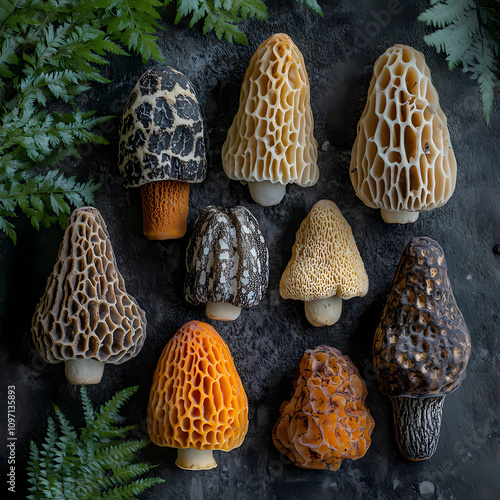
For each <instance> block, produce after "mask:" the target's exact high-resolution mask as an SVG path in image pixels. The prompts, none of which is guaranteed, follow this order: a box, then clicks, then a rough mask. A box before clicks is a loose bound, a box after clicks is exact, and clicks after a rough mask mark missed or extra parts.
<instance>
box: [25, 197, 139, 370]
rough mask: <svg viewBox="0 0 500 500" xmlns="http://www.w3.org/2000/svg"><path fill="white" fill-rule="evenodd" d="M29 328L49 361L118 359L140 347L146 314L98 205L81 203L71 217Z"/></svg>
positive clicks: (115, 361)
mask: <svg viewBox="0 0 500 500" xmlns="http://www.w3.org/2000/svg"><path fill="white" fill-rule="evenodd" d="M31 330H32V335H33V341H34V343H35V347H36V349H37V351H38V352H39V353H40V355H41V356H42V357H43V358H44V359H45V360H46V361H48V362H49V363H59V362H61V361H67V360H71V359H94V360H97V361H104V362H106V363H114V364H118V363H122V362H124V361H127V360H128V359H129V358H132V357H134V356H135V355H137V354H138V353H139V351H140V350H141V348H142V345H143V343H144V339H145V338H146V315H145V314H144V311H143V310H142V309H141V308H140V307H139V306H138V304H137V301H136V300H135V299H134V297H132V296H131V295H129V294H128V293H127V291H126V289H125V282H124V280H123V277H122V275H121V274H120V272H119V271H118V269H117V267H116V261H115V255H114V253H113V249H112V247H111V242H110V239H109V234H108V231H107V229H106V224H105V223H104V220H103V218H102V216H101V214H100V213H99V212H98V211H97V209H95V208H92V207H82V208H77V209H76V210H75V211H74V212H73V213H72V214H71V217H70V218H69V219H68V223H67V226H66V231H65V233H64V238H63V241H62V243H61V246H60V248H59V254H58V256H57V260H56V263H55V265H54V269H53V271H52V273H51V275H50V276H49V278H48V280H47V287H46V289H45V293H44V294H43V296H42V298H41V300H40V302H39V304H38V306H37V308H36V311H35V314H34V316H33V321H32V329H31Z"/></svg>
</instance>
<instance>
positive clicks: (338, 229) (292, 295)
mask: <svg viewBox="0 0 500 500" xmlns="http://www.w3.org/2000/svg"><path fill="white" fill-rule="evenodd" d="M367 292H368V275H367V274H366V271H365V266H364V264H363V261H362V259H361V256H360V254H359V251H358V247H357V246H356V242H355V241H354V236H353V234H352V230H351V227H350V226H349V224H348V223H347V221H346V220H345V219H344V217H343V215H342V214H341V212H340V210H339V208H338V207H337V205H336V204H335V203H334V202H333V201H330V200H320V201H318V202H317V203H316V204H315V205H314V206H313V208H312V209H311V211H310V212H309V214H308V215H307V217H306V218H305V219H304V220H303V221H302V224H301V225H300V228H299V230H298V231H297V235H296V236H295V243H294V245H293V248H292V258H291V259H290V262H288V265H287V266H286V269H285V271H284V272H283V275H282V276H281V280H280V294H281V296H282V297H283V298H284V299H295V300H304V301H309V300H314V299H322V298H326V297H332V296H333V295H338V296H339V297H341V298H342V299H350V298H352V297H357V296H361V297H362V296H364V295H366V293H367Z"/></svg>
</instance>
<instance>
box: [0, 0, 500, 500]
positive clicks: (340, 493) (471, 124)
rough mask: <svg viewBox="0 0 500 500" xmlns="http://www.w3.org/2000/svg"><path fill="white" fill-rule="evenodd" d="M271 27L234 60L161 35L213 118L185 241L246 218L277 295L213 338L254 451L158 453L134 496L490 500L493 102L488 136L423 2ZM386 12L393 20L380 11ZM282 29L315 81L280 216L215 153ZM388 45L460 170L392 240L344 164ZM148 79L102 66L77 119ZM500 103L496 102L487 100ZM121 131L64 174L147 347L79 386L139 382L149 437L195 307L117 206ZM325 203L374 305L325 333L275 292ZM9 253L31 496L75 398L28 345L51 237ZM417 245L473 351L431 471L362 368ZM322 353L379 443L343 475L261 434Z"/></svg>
mask: <svg viewBox="0 0 500 500" xmlns="http://www.w3.org/2000/svg"><path fill="white" fill-rule="evenodd" d="M268 3H269V4H272V6H271V7H270V9H269V10H270V21H269V22H267V23H258V22H249V23H247V25H246V28H247V33H248V34H249V41H250V45H249V46H248V47H243V46H236V45H233V46H230V45H228V44H227V43H225V42H219V41H218V40H217V39H216V38H215V37H214V36H212V35H210V36H206V37H203V36H202V35H201V33H200V30H199V29H195V30H188V29H187V23H186V22H182V23H181V24H180V25H179V26H177V27H174V26H172V25H171V23H170V22H167V23H166V25H167V30H166V31H165V32H162V33H161V34H160V46H161V49H162V52H163V54H164V56H165V59H166V63H167V64H168V65H170V66H172V67H174V68H177V69H179V70H180V71H182V72H183V73H184V74H185V75H186V76H188V78H189V79H190V80H191V81H192V82H193V84H194V85H195V86H196V89H197V92H198V95H199V97H200V102H201V105H202V107H203V110H204V114H205V117H206V130H207V133H208V145H209V148H210V151H209V169H208V175H207V178H206V181H205V182H204V183H202V184H199V185H194V186H192V188H191V198H190V215H189V221H188V225H189V227H188V235H189V231H190V228H191V227H192V225H193V223H194V220H195V218H196V215H197V214H198V212H199V211H200V210H201V208H203V207H204V206H206V205H209V204H220V205H222V206H231V205H235V204H241V205H243V206H245V207H247V208H249V209H250V210H251V211H252V213H253V214H254V215H255V216H256V217H257V219H258V220H259V222H260V226H261V230H262V231H263V233H264V235H265V237H266V238H267V241H268V243H269V247H270V262H271V273H270V284H269V289H268V292H267V295H266V297H265V299H264V301H263V302H262V303H261V305H260V306H259V307H258V308H257V309H255V310H251V311H244V312H243V313H242V315H241V316H240V318H239V319H238V320H237V321H236V322H234V323H221V322H213V324H214V326H215V328H216V329H217V331H218V332H219V333H220V334H221V335H222V337H223V338H224V339H225V340H226V342H227V343H228V345H229V347H230V349H231V351H232V354H233V357H234V360H235V364H236V366H237V368H238V370H239V373H240V376H241V378H242V381H243V384H244V386H245V388H246V391H247V394H248V398H249V403H250V411H249V415H250V425H249V431H248V434H247V437H246V439H245V441H244V443H243V445H242V446H241V448H239V449H237V450H233V451H232V452H230V453H223V452H217V453H216V460H217V461H218V464H219V466H218V467H217V468H216V469H214V470H211V471H205V472H186V471H182V470H180V469H178V468H177V467H176V466H175V465H174V460H175V451H174V450H171V449H162V448H157V447H155V446H153V445H152V446H151V447H149V449H148V450H147V452H146V453H145V454H146V456H147V458H148V459H149V460H151V461H152V462H154V463H156V464H158V467H157V468H156V469H155V471H154V474H156V475H158V476H160V477H162V478H164V479H165V480H166V482H165V483H164V484H163V485H161V486H158V487H156V488H154V489H152V490H150V491H149V492H148V493H147V494H145V495H144V498H148V499H188V498H192V499H197V500H201V499H204V500H211V499H232V498H237V499H273V498H279V499H287V500H288V499H290V500H291V499H314V500H320V499H327V498H334V497H339V498H345V499H351V498H377V499H391V498H394V499H410V498H411V499H413V498H425V499H427V498H436V499H451V498H453V499H469V498H473V497H474V498H485V499H490V498H491V499H493V498H499V497H500V478H499V475H498V470H499V465H500V464H499V458H500V457H499V455H500V454H499V449H500V448H499V444H500V436H499V396H500V390H499V383H498V364H499V363H500V355H499V354H498V352H499V351H498V335H497V323H498V319H499V310H500V257H499V256H496V255H495V254H494V253H493V251H492V248H493V246H494V245H495V244H496V243H500V225H499V223H498V219H499V216H500V210H499V206H500V198H499V195H500V187H499V180H500V179H499V173H498V172H499V170H498V168H499V167H498V155H499V139H500V109H499V107H498V99H497V103H496V108H495V109H494V114H493V117H492V121H491V124H490V126H489V127H487V126H486V125H485V123H484V121H483V119H482V113H481V102H480V97H479V91H478V87H477V85H476V84H475V83H474V82H473V81H471V80H470V79H469V78H468V76H467V75H466V74H464V73H462V72H461V71H460V70H456V71H455V72H450V71H449V70H448V68H447V63H446V61H445V59H444V57H443V56H442V54H436V52H435V51H434V50H433V49H430V48H428V47H427V46H426V45H425V43H424V42H423V35H424V34H425V33H427V32H428V31H429V30H428V28H427V27H426V26H425V25H423V24H422V23H420V22H418V21H417V20H416V17H417V15H418V13H419V12H420V11H422V10H423V9H424V8H425V7H426V6H427V5H428V2H427V1H423V0H422V1H412V2H403V1H398V0H382V1H375V0H372V1H370V0H355V1H352V2H345V1H342V2H339V1H336V2H330V1H326V0H324V1H321V2H320V3H321V4H322V5H323V9H324V12H325V16H324V18H320V17H319V16H317V15H315V14H314V13H313V12H312V11H310V10H309V9H306V8H305V7H302V6H301V5H300V4H298V3H297V2H295V1H292V0H287V1H286V0H278V1H275V2H271V1H268ZM389 9H390V10H392V12H393V13H392V14H391V13H390V12H389ZM280 31H285V32H287V33H288V34H289V35H290V36H291V37H292V39H293V40H294V41H295V42H296V44H297V45H298V47H299V48H300V50H301V51H302V53H303V55H304V59H305V62H306V66H307V70H308V73H309V78H310V82H311V96H312V107H313V113H314V116H315V136H316V138H317V140H318V143H319V147H320V152H319V165H320V181H319V183H318V184H317V185H316V186H315V187H312V188H306V189H303V188H300V187H297V186H289V187H288V189H287V195H286V197H285V199H284V201H283V202H282V203H281V204H280V205H279V206H277V207H273V208H263V207H260V206H258V205H256V204H254V203H253V202H252V201H251V198H250V196H249V194H248V189H247V188H246V187H244V186H241V185H239V184H238V183H236V182H234V181H230V180H229V179H228V178H227V177H226V176H225V174H224V173H223V171H222V167H221V161H220V149H221V146H222V142H223V140H224V138H225V134H226V132H227V129H228V127H229V125H230V123H231V120H232V118H233V116H234V114H235V112H236V110H237V107H238V97H239V88H240V85H241V81H242V78H243V75H244V72H245V69H246V66H247V64H248V62H249V60H250V58H251V56H252V54H253V53H254V51H255V49H256V48H257V46H258V45H259V43H261V42H262V41H263V40H264V39H266V38H267V37H269V36H270V35H271V34H273V33H276V32H280ZM394 43H406V44H409V45H412V46H414V47H415V48H417V49H418V50H421V51H423V52H424V54H425V55H426V58H427V62H428V64H429V66H430V69H431V72H432V75H433V79H434V83H435V85H436V87H437V89H438V91H439V93H440V97H441V104H442V107H443V110H444V112H445V113H446V115H447V116H448V120H449V127H450V132H451V137H452V141H453V145H454V149H455V153H456V156H457V159H458V164H459V171H458V180H457V188H456V191H455V194H454V196H453V197H452V198H451V200H450V201H449V202H448V204H447V205H446V206H444V207H443V208H440V209H438V210H435V211H434V212H431V213H426V214H423V215H422V216H421V217H420V218H419V219H418V221H417V222H416V223H415V224H413V225H407V226H389V225H386V224H384V223H383V222H382V220H381V218H380V215H379V213H378V212H377V211H375V210H372V209H370V208H367V207H366V206H365V205H363V203H362V202H361V201H359V200H358V199H357V198H356V196H355V194H354V191H353V189H352V186H351V184H350V180H349V174H348V168H349V160H350V150H351V147H352V144H353V142H354V138H355V133H356V124H357V121H358V119H359V117H360V115H361V112H362V110H363V107H364V103H365V99H366V92H367V89H368V84H369V81H370V78H371V71H372V66H373V63H374V61H375V59H376V58H377V57H378V56H379V55H380V54H381V53H382V52H384V51H385V49H386V48H387V47H389V46H390V45H393V44H394ZM144 70H145V68H144V66H143V65H142V64H141V62H140V60H139V59H137V58H134V57H131V58H117V59H116V60H113V64H112V65H110V66H109V68H105V71H106V73H107V76H108V77H109V78H110V79H112V82H113V83H112V84H110V85H107V86H101V87H95V88H94V90H93V91H92V92H90V93H89V94H88V95H87V96H85V99H83V100H82V102H81V103H80V105H81V107H82V108H83V109H98V110H99V112H100V113H102V114H117V115H119V114H121V111H122V109H123V107H124V106H125V103H126V102H127V99H128V96H129V93H130V91H131V90H132V88H133V86H134V85H135V83H136V81H137V79H138V78H139V77H140V75H141V74H142V73H143V72H144ZM497 88H498V87H497ZM118 127H119V119H118V118H116V119H114V120H112V121H111V122H110V123H107V124H105V125H103V126H102V132H103V134H104V135H105V136H106V138H107V139H108V140H109V141H110V145H109V146H106V147H90V146H88V147H85V148H82V154H83V156H84V158H83V160H82V161H74V162H72V163H69V164H68V166H67V167H68V169H69V170H70V171H71V173H78V174H79V175H80V176H81V177H82V178H89V177H95V178H97V179H98V180H99V181H100V182H102V183H103V187H102V188H101V190H100V191H99V193H98V194H97V198H96V206H97V208H98V209H99V210H100V211H101V213H102V215H103V217H104V219H105V220H106V221H107V224H108V229H109V232H110V235H111V239H112V243H113V246H114V250H115V253H116V257H117V261H118V266H119V269H120V271H121V272H122V274H123V276H124V278H125V281H126V284H127V289H128V291H129V292H130V293H131V294H132V295H134V296H135V297H136V298H137V300H138V301H139V303H140V304H141V306H142V307H143V308H144V309H145V311H146V314H147V318H148V338H147V339H146V343H145V346H144V348H143V350H142V352H141V353H140V354H139V355H138V356H137V357H136V358H135V359H133V360H131V361H129V362H127V363H126V364H124V365H121V366H108V367H106V369H105V373H104V378H103V381H102V382H101V384H100V385H98V386H93V387H90V388H89V392H90V395H91V397H92V398H93V400H94V401H95V402H97V403H100V402H102V401H104V400H107V399H108V398H109V397H110V396H111V395H112V394H114V393H115V392H116V391H117V390H118V389H121V388H124V387H127V386H130V385H132V384H139V386H140V392H139V393H138V395H137V396H136V397H135V398H134V401H133V403H132V404H131V405H129V406H128V407H127V408H126V411H125V412H124V414H125V415H126V416H127V420H128V421H129V422H136V423H138V424H139V431H138V432H137V436H145V435H146V418H145V415H146V404H147V399H148V393H149V387H150V384H151V381H152V374H153V371H154V368H155V365H156V361H157V359H158V358H159V356H160V353H161V350H162V349H163V347H164V345H165V344H166V342H167V341H168V340H169V338H170V337H171V336H172V335H173V334H174V333H175V332H176V331H177V329H178V328H179V327H180V326H182V325H183V324H184V323H185V322H187V321H188V320H192V319H198V320H206V319H207V318H206V317H205V315H204V310H203V308H201V309H199V308H195V307H192V306H189V305H188V304H187V303H186V302H185V301H184V299H183V294H182V282H183V279H184V252H185V249H186V245H187V236H186V237H185V238H183V239H181V240H178V241H169V242H152V241H148V240H146V238H145V237H143V235H142V233H141V207H140V198H139V193H138V190H125V189H124V188H123V187H122V183H121V178H120V175H119V172H118V166H117V149H118ZM322 198H329V199H331V200H333V201H335V202H336V203H337V204H338V205H339V207H340V209H341V210H342V213H343V214H344V216H345V217H346V219H347V220H348V222H349V223H350V224H351V226H352V229H353V232H354V235H355V237H356V239H357V243H358V247H359V250H360V252H361V255H362V257H363V259H364V262H365V266H366V269H367V271H368V274H369V277H370V291H369V293H368V295H367V296H366V297H364V298H362V299H353V300H351V301H350V302H348V303H347V304H345V307H344V312H343V314H342V317H341V319H340V321H339V322H338V323H337V324H336V325H334V326H333V327H325V328H314V327H312V326H310V325H309V324H308V323H307V321H306V319H305V317H304V313H303V305H302V304H301V303H298V302H294V301H284V300H282V299H281V298H280V296H279V292H278V284H279V279H280V276H281V273H282V271H283V270H284V268H285V266H286V263H287V261H288V259H289V257H290V255H291V247H292V244H293V241H294V237H295V232H296V231H297V229H298V227H299V225H300V222H301V221H302V219H303V218H304V217H305V216H306V214H307V212H308V211H309V210H310V208H311V207H312V206H313V204H314V203H315V202H316V201H317V200H319V199H322ZM19 228H20V229H19V241H18V244H17V246H16V247H13V246H12V245H11V244H10V242H9V241H8V240H7V239H6V238H5V237H3V236H2V237H1V238H0V254H1V259H0V276H1V279H0V320H1V333H2V341H1V346H0V360H1V369H0V370H1V379H2V383H1V385H0V396H1V397H0V400H1V405H0V426H1V428H0V431H1V435H2V436H5V430H6V414H7V409H6V400H7V396H6V388H7V386H8V385H11V384H14V385H15V386H16V403H17V407H16V408H17V412H16V419H17V420H16V423H17V431H16V432H17V438H18V440H17V446H16V467H17V469H16V471H17V490H18V492H19V493H20V495H19V496H23V495H24V493H25V491H26V490H25V488H26V483H25V471H24V469H25V465H26V462H27V452H28V443H29V439H36V440H38V441H39V440H41V438H42V436H43V435H44V433H45V431H46V421H47V416H48V415H49V412H50V409H51V405H50V402H51V401H54V402H56V403H57V404H59V405H60V407H61V408H62V409H63V410H64V411H66V412H67V413H68V414H70V415H72V416H74V417H75V418H77V416H78V412H77V409H78V406H79V403H78V390H77V389H76V388H75V387H71V386H69V385H67V384H66V382H65V379H64V373H63V372H64V368H63V366H62V365H47V364H45V363H44V362H43V361H42V360H41V359H40V358H39V357H38V355H37V354H36V352H35V350H34V347H33V344H32V342H31V335H30V323H31V317H32V315H33V312H34V309H35V306H36V304H37V302H38V300H39V298H40V296H41V295H42V293H43V291H44V288H45V283H46V279H47V277H48V275H49V273H50V271H51V269H52V266H53V264H54V261H55V257H56V254H57V250H58V246H59V243H60V241H61V239H62V231H60V230H58V229H53V230H49V231H43V232H41V233H37V232H36V231H34V230H33V229H32V228H31V227H29V225H28V224H27V223H23V222H21V223H20V226H19ZM417 235H425V236H430V237H431V238H433V239H435V240H437V241H438V242H439V243H440V244H441V246H442V247H443V249H444V252H445V255H446V259H447V262H448V266H449V274H450V279H451V282H452V285H453V290H454V293H455V296H456V299H457V302H458V304H459V306H460V308H461V310H462V312H463V315H464V317H465V320H466V322H467V324H468V327H469V329H470V332H471V338H472V346H473V353H472V357H471V361H470V364H469V369H468V377H467V378H466V380H465V381H464V383H463V384H462V386H461V387H460V388H459V389H458V390H457V391H456V392H454V393H453V394H451V395H449V396H447V399H446V401H445V405H444V416H443V426H442V430H441V440H440V443H439V446H438V449H437V451H436V453H435V455H434V456H433V457H432V458H431V459H430V460H428V461H425V462H417V463H411V462H408V461H406V460H405V459H403V458H402V457H401V456H400V455H399V453H398V451H397V448H396V443H395V440H394V437H393V429H392V410H391V408H390V403H389V401H388V399H387V398H386V397H385V396H383V395H382V394H381V393H380V392H379V391H378V389H377V383H376V381H375V377H374V373H373V369H372V365H371V361H370V359H371V346H372V340H373V334H374V331H375V328H376V326H377V323H378V321H379V318H380V314H381V312H382V309H383V305H384V301H385V297H386V295H387V293H388V292H389V290H390V286H391V282H392V278H393V275H394V272H395V270H396V266H397V263H398V260H399V257H400V255H401V252H402V251H403V249H404V247H405V246H406V244H407V242H408V241H409V240H410V239H411V238H412V237H414V236H417ZM321 344H329V345H331V346H333V347H336V348H338V349H340V350H341V351H342V352H343V353H344V354H347V355H349V356H350V357H351V358H352V360H353V361H354V363H355V364H356V365H357V367H358V368H359V370H360V371H361V373H362V375H363V376H364V378H365V380H366V383H367V386H368V390H369V395H368V398H367V403H368V405H369V407H370V409H371V412H372V414H373V416H374V418H375V421H376V426H375V429H374V432H373V435H372V438H373V441H372V445H371V447H370V449H369V450H368V453H367V454H366V456H365V457H364V458H362V459H361V460H358V461H354V462H353V461H344V463H343V464H342V466H341V468H340V469H339V471H337V472H320V471H308V470H303V469H299V468H297V467H295V466H293V465H291V464H290V463H289V462H288V461H287V460H286V459H285V458H284V457H283V456H281V455H280V453H278V451H277V450H276V449H275V448H274V446H273V444H272V440H271V429H272V426H273V425H274V423H275V421H276V419H277V418H278V409H279V406H280V404H281V402H282V401H283V400H284V399H285V398H288V394H289V391H290V389H291V384H292V379H293V377H294V375H295V373H296V370H297V363H298V360H299V359H300V357H301V355H302V353H303V352H304V350H305V349H308V348H314V347H316V346H318V345H321ZM6 453H7V448H6V442H5V440H4V439H3V438H2V443H1V445H0V454H1V457H2V460H1V461H0V462H1V467H2V486H1V488H2V491H4V490H6V483H5V457H6Z"/></svg>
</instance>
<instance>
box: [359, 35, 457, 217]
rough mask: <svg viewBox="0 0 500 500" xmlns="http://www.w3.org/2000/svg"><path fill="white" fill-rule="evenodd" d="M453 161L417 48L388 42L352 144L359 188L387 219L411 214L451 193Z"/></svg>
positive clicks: (441, 116) (435, 96)
mask: <svg viewBox="0 0 500 500" xmlns="http://www.w3.org/2000/svg"><path fill="white" fill-rule="evenodd" d="M456 170H457V163H456V159H455V155H454V153H453V148H452V145H451V140H450V133H449V131H448V126H447V119H446V116H445V114H444V113H443V110H442V109H441V106H440V104H439V96H438V93H437V90H436V88H435V87H434V85H433V83H432V81H431V74H430V70H429V68H428V66H427V64H426V62H425V58H424V56H423V54H422V53H421V52H419V51H417V50H415V49H414V48H412V47H409V46H407V45H394V46H393V47H391V48H389V49H387V50H386V51H385V53H384V54H382V56H380V57H379V58H378V59H377V61H376V62H375V65H374V67H373V77H372V80H371V83H370V88H369V90H368V98H367V102H366V106H365V109H364V111H363V115H362V116H361V119H360V121H359V123H358V130H357V137H356V140H355V142H354V146H353V148H352V156H351V165H350V175H351V181H352V184H353V186H354V189H355V190H356V194H357V196H358V197H359V198H360V199H361V200H362V201H363V202H364V203H365V204H366V205H367V206H369V207H371V208H380V210H381V215H382V218H383V220H384V221H385V222H388V223H399V224H406V223H410V222H415V221H416V220H417V218H418V216H419V213H420V212H422V211H426V210H431V209H433V208H437V207H440V206H442V205H444V204H445V203H446V202H447V201H448V200H449V199H450V197H451V195H452V194H453V191H454V189H455V182H456Z"/></svg>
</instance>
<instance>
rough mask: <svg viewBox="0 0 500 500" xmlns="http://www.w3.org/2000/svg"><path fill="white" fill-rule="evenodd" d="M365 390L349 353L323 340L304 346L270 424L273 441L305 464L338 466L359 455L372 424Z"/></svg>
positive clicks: (297, 462)
mask: <svg viewBox="0 0 500 500" xmlns="http://www.w3.org/2000/svg"><path fill="white" fill-rule="evenodd" d="M367 393H368V391H367V389H366V385H365V383H364V381H363V379H362V378H361V375H360V374H359V372H358V370H357V368H356V367H355V366H354V364H353V363H352V361H351V360H350V359H349V357H348V356H343V355H342V354H341V352H340V351H339V350H338V349H335V348H333V347H328V346H325V345H323V346H320V347H317V348H316V349H309V350H307V351H306V352H305V353H304V356H303V357H302V359H301V361H300V368H299V376H298V378H297V379H296V380H295V381H294V394H293V397H292V399H291V400H290V401H285V402H284V403H283V404H282V405H281V408H280V414H281V416H280V418H279V419H278V421H277V422H276V424H275V426H274V428H273V442H274V445H275V446H276V448H278V450H279V451H281V453H283V454H284V455H286V456H287V457H288V458H289V459H290V460H292V461H293V463H294V464H295V465H297V466H299V467H302V468H304V469H327V470H337V469H338V468H339V467H340V464H341V462H342V460H343V459H345V458H350V459H351V460H356V459H358V458H361V457H362V456H363V455H364V454H365V453H366V451H367V450H368V448H369V447H370V444H371V437H370V436H371V433H372V430H373V428H374V426H375V421H374V420H373V418H372V416H371V415H370V411H369V410H368V408H367V406H366V405H365V398H366V395H367Z"/></svg>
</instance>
